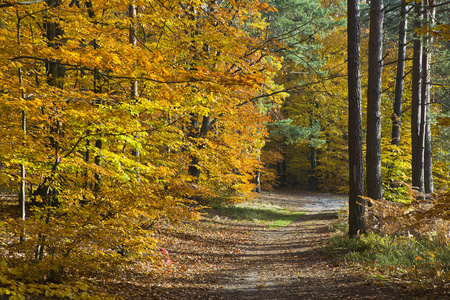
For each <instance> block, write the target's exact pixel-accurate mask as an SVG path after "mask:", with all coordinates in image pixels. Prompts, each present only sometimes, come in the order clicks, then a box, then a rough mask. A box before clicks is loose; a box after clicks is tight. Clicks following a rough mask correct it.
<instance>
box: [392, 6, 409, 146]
mask: <svg viewBox="0 0 450 300" xmlns="http://www.w3.org/2000/svg"><path fill="white" fill-rule="evenodd" d="M401 4H402V6H401V9H400V17H401V20H400V26H399V32H398V55H397V76H396V79H395V96H394V113H393V115H392V141H391V143H392V145H396V146H399V145H400V136H401V126H402V105H403V83H404V81H405V78H404V77H405V58H406V29H407V24H408V23H407V20H406V14H407V8H406V0H402V1H401Z"/></svg>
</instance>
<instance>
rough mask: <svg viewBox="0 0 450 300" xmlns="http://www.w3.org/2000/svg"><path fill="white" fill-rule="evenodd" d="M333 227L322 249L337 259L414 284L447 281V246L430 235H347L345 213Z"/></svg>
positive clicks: (445, 283)
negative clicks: (331, 234)
mask: <svg viewBox="0 0 450 300" xmlns="http://www.w3.org/2000/svg"><path fill="white" fill-rule="evenodd" d="M332 227H333V228H334V229H335V230H336V231H337V232H338V234H337V235H336V236H335V237H333V238H332V239H330V242H329V244H328V245H327V246H326V247H325V251H326V252H327V253H328V254H330V255H332V256H333V257H334V258H337V259H338V260H342V261H345V262H347V263H350V264H357V265H359V266H362V267H363V268H364V269H365V270H366V271H368V274H372V275H375V276H381V277H384V276H386V277H388V276H389V277H391V280H395V281H403V282H404V283H405V284H407V285H410V286H411V287H415V288H426V286H429V285H431V286H435V285H438V286H449V284H450V246H449V245H444V244H442V243H441V242H440V240H439V239H437V238H436V237H435V236H433V235H428V236H412V235H407V236H399V235H394V234H386V233H382V232H369V233H368V234H366V235H361V236H358V237H356V238H352V239H349V238H348V235H347V222H346V220H345V217H344V216H341V219H340V220H339V221H338V222H336V223H335V224H333V225H332Z"/></svg>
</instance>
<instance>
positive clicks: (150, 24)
mask: <svg viewBox="0 0 450 300" xmlns="http://www.w3.org/2000/svg"><path fill="white" fill-rule="evenodd" d="M0 8H1V11H0V45H1V49H0V95H1V102H0V113H1V116H2V117H1V119H0V126H1V127H0V128H1V129H0V140H1V147H0V162H1V174H0V182H1V188H2V191H3V193H4V195H6V196H5V197H9V198H10V199H16V198H17V199H18V203H19V204H18V205H7V206H5V207H4V208H2V214H1V219H0V229H1V231H0V232H1V236H2V241H5V242H2V243H3V245H2V246H1V247H2V248H1V249H0V251H2V252H1V255H2V257H3V256H4V257H8V259H3V258H2V263H1V265H0V270H1V271H2V273H3V274H6V275H2V277H0V278H1V283H2V284H3V285H4V286H7V287H8V288H4V287H2V288H1V289H2V290H0V291H2V292H4V291H6V290H8V291H16V292H17V291H19V287H20V286H22V285H21V284H23V283H25V284H35V283H39V284H44V285H43V286H45V284H47V283H55V284H58V283H61V282H62V281H64V280H66V279H67V278H69V277H70V276H75V277H76V276H81V275H80V274H88V273H90V272H98V271H99V270H102V271H106V270H107V269H108V268H110V267H116V266H117V265H118V264H127V263H130V262H131V261H132V260H134V259H136V258H140V257H146V258H149V259H151V260H153V261H154V262H155V263H159V260H160V258H159V256H158V255H157V253H159V245H158V236H157V234H156V233H155V226H157V223H158V222H159V221H160V220H164V221H168V222H173V223H177V222H182V221H183V220H188V219H196V218H198V216H199V210H200V209H202V208H203V207H205V206H217V205H223V204H228V203H234V202H238V201H241V200H243V199H248V198H249V197H251V196H252V195H253V193H254V192H255V191H260V189H261V188H263V189H270V188H274V187H277V186H286V185H289V186H299V187H303V188H305V189H310V190H313V191H328V192H335V193H343V194H345V193H348V187H349V173H348V172H349V170H348V129H349V128H348V101H347V99H348V89H347V63H348V61H347V23H346V22H347V19H346V16H347V12H346V6H345V3H344V2H343V1H315V0H286V1H279V0H274V1H269V2H267V3H266V2H259V1H184V0H183V1H170V0H169V1H138V0H136V1H132V2H131V3H130V2H127V1H122V0H115V1H78V0H72V1H63V0H46V1H43V0H41V1H39V0H38V1H2V2H1V3H0ZM448 8H449V5H448V2H445V1H444V0H443V1H435V2H433V1H428V2H426V3H425V2H423V1H421V2H414V1H412V2H404V1H403V2H398V1H394V2H392V3H385V4H384V7H383V15H384V26H383V27H382V29H383V30H382V37H383V51H382V53H383V56H382V60H380V61H379V62H380V63H381V62H382V65H383V72H382V74H381V79H382V80H381V82H382V83H381V105H380V108H379V111H378V112H375V113H378V114H379V116H378V119H379V120H380V122H381V123H380V126H381V127H380V128H381V135H380V143H381V152H380V155H381V161H382V164H381V173H382V178H383V179H382V188H383V192H384V194H383V195H384V199H387V200H395V201H403V202H407V201H410V200H411V199H412V198H411V197H413V196H417V195H416V194H414V193H419V194H422V195H424V194H430V193H431V192H433V191H437V192H440V193H444V192H447V191H448V184H449V167H450V154H449V153H450V142H449V141H450V139H449V137H450V136H449V135H450V94H449V88H448V87H449V75H450V63H449V62H450V47H449V43H450V42H449V38H450V34H449V28H450V27H449V24H448V20H449V19H450V18H449V13H450V12H449V9H448ZM369 15H370V3H368V2H362V3H361V16H360V18H361V49H360V50H361V51H360V54H361V87H362V95H363V98H362V120H363V124H362V133H363V137H364V138H365V137H366V133H367V132H366V128H368V126H367V125H368V124H367V123H366V122H367V121H366V120H367V119H366V114H367V112H371V111H373V110H372V109H368V108H367V97H366V96H367V95H370V93H368V92H367V88H368V85H369V83H368V72H369V71H368V69H369V63H368V57H369V52H370V51H371V47H372V48H373V47H374V46H373V44H370V43H369V33H370V30H369ZM417 47H420V48H417ZM419 50H420V51H421V52H420V53H423V57H422V56H420V61H421V62H422V63H421V64H420V66H419V65H417V63H414V61H413V59H412V58H413V57H417V55H416V56H414V53H416V52H414V51H419ZM402 51H403V52H402ZM402 53H403V54H402ZM402 55H403V56H402ZM421 55H422V54H421ZM401 63H403V66H402V64H401ZM399 70H403V71H402V72H403V73H400V75H399V73H398V72H399ZM415 72H419V73H418V74H419V75H414V74H417V73H415ZM417 76H419V77H417ZM415 80H416V81H415ZM417 80H419V81H417ZM415 95H420V99H422V100H420V99H419V100H420V101H419V102H417V103H416V102H414V101H415V100H414V99H415ZM414 124H418V125H417V126H416V127H415V126H414ZM414 128H420V130H419V131H420V138H421V141H422V142H420V141H417V140H414V137H415V135H418V134H419V133H417V132H415V131H414ZM394 131H395V132H396V133H395V135H394ZM397 131H398V132H400V133H401V134H400V133H398V132H397ZM369 140H371V139H369ZM414 143H419V144H417V145H419V146H417V147H419V148H420V149H422V150H421V151H423V152H421V153H423V154H422V156H421V157H422V158H423V161H422V165H421V166H418V165H417V164H414V163H413V165H411V161H416V160H415V159H416V158H414V157H413V156H414V155H416V154H417V153H418V152H417V151H416V150H415V149H418V148H414V147H415V146H414V145H415V144H414ZM420 143H422V144H420ZM365 150H366V148H364V151H365ZM427 155H428V156H427ZM426 157H428V158H429V159H428V160H427V159H426ZM431 158H432V160H431ZM427 162H428V164H427ZM426 166H429V167H430V168H431V169H429V170H432V172H428V173H427V171H426V170H427V167H426ZM417 170H422V171H421V172H422V174H424V175H422V177H423V178H424V179H423V181H424V182H425V183H424V187H422V186H420V184H416V183H417V181H416V182H414V180H415V179H414V174H418V173H417V172H418V171H417ZM369 173H370V172H369ZM427 174H428V175H427ZM419 177H420V176H419ZM419 179H420V178H419ZM426 182H428V183H430V182H431V183H432V184H431V186H430V185H429V184H428V188H427V187H426V186H425V185H426ZM370 184H372V182H370V181H369V182H366V185H370ZM413 186H415V187H417V188H413ZM6 241H8V242H6ZM6 245H7V247H8V250H5V249H6V248H5V246H6ZM127 253H133V256H129V255H127ZM76 274H77V275H76ZM19 282H20V284H19ZM47 286H48V285H47ZM33 288H35V289H37V290H39V289H41V290H40V291H43V290H44V289H45V288H44V287H42V285H40V286H38V285H36V286H35V287H34V286H33ZM56 290H58V289H56ZM17 293H18V292H17ZM61 293H62V295H63V294H64V293H63V292H61Z"/></svg>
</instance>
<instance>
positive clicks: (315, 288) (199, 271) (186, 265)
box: [97, 189, 427, 300]
mask: <svg viewBox="0 0 450 300" xmlns="http://www.w3.org/2000/svg"><path fill="white" fill-rule="evenodd" d="M258 204H260V205H261V206H263V205H274V206H279V207H284V208H287V209H289V210H291V211H302V212H306V213H305V214H303V215H300V217H299V218H298V219H297V220H296V221H294V222H292V223H290V224H289V225H288V226H285V227H279V228H272V227H268V226H267V224H262V223H259V222H253V221H243V220H239V219H233V218H231V217H230V216H227V215H225V214H221V213H220V212H218V211H216V212H210V213H208V215H206V216H205V218H204V220H203V221H202V222H199V223H198V222H197V223H186V224H180V225H178V226H175V227H174V226H170V225H164V226H160V227H159V228H158V232H157V233H158V236H159V238H160V240H161V246H163V247H165V248H166V249H167V250H168V251H169V253H170V258H171V259H172V260H173V264H172V265H170V266H166V267H163V268H160V269H155V268H153V267H152V266H151V264H149V263H146V262H145V261H143V262H142V263H141V264H140V265H139V264H137V265H134V266H133V267H131V268H129V269H127V270H122V271H121V272H119V273H118V274H116V275H115V276H114V278H105V279H100V278H98V279H97V282H98V281H99V280H101V281H102V282H103V284H102V285H103V288H104V290H106V291H108V292H109V293H115V294H116V295H120V296H122V297H123V298H125V299H235V300H241V299H242V300H245V299H261V300H262V299H280V300H284V299H326V300H330V299H427V298H426V297H423V298H422V297H421V296H418V295H414V296H413V295H411V294H410V293H409V292H408V290H407V289H406V288H405V286H400V285H397V284H392V283H389V282H386V281H383V280H382V279H380V278H377V277H372V276H370V274H367V273H366V271H365V270H364V269H362V268H361V267H359V266H357V265H353V266H352V265H349V264H345V263H340V262H339V261H337V260H333V258H332V257H329V256H327V255H326V253H324V251H323V250H322V246H323V245H324V244H325V243H326V241H328V240H329V239H330V238H331V237H332V236H333V235H334V234H335V231H334V230H333V229H331V228H330V226H331V224H332V223H333V222H335V221H336V220H337V218H338V212H337V210H339V209H340V208H342V207H344V206H345V205H346V197H343V196H336V195H332V194H322V193H309V192H304V191H299V190H294V189H282V190H277V191H274V192H264V193H261V194H260V195H259V197H258V199H256V200H254V202H253V203H252V205H256V206H258Z"/></svg>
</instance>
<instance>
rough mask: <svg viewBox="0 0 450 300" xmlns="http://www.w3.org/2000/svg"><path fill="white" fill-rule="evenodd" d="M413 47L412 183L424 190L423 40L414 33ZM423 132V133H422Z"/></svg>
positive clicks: (418, 12)
mask: <svg viewBox="0 0 450 300" xmlns="http://www.w3.org/2000/svg"><path fill="white" fill-rule="evenodd" d="M421 7H422V2H416V3H415V8H414V12H415V14H416V18H417V19H418V21H416V22H415V26H414V27H415V28H419V27H420V26H421V21H420V19H421V16H422V15H421ZM414 37H415V40H414V47H413V67H412V68H413V69H412V79H411V85H412V92H411V93H412V94H411V154H412V160H411V167H412V185H413V186H414V187H416V188H417V189H419V191H421V192H423V191H424V181H423V180H424V176H423V153H424V140H423V131H422V132H421V127H422V124H421V120H422V114H421V92H420V91H421V77H422V75H421V72H422V40H421V38H420V37H419V36H418V35H417V33H415V34H414ZM421 133H422V134H421Z"/></svg>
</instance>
